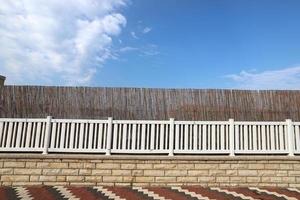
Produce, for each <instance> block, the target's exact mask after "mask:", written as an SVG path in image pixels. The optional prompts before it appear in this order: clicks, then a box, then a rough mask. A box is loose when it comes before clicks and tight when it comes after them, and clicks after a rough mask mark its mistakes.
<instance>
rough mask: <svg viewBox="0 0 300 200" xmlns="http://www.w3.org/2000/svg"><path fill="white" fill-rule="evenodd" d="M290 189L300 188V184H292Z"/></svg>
mask: <svg viewBox="0 0 300 200" xmlns="http://www.w3.org/2000/svg"><path fill="white" fill-rule="evenodd" d="M289 187H291V188H300V183H291V184H289Z"/></svg>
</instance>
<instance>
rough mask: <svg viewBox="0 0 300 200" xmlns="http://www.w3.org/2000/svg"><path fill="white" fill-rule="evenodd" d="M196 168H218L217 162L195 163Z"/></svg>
mask: <svg viewBox="0 0 300 200" xmlns="http://www.w3.org/2000/svg"><path fill="white" fill-rule="evenodd" d="M195 169H197V170H202V169H218V165H217V164H204V163H201V164H195Z"/></svg>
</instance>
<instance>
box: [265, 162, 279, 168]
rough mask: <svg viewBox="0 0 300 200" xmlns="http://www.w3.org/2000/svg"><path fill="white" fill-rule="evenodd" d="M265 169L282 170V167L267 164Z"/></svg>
mask: <svg viewBox="0 0 300 200" xmlns="http://www.w3.org/2000/svg"><path fill="white" fill-rule="evenodd" d="M265 169H280V165H279V164H275V163H273V164H265Z"/></svg>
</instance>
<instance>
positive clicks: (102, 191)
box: [0, 186, 300, 200]
mask: <svg viewBox="0 0 300 200" xmlns="http://www.w3.org/2000/svg"><path fill="white" fill-rule="evenodd" d="M20 189H21V190H20ZM65 189H66V190H67V191H68V192H69V195H71V196H72V197H74V198H76V199H84V200H112V199H116V200H120V199H122V200H124V199H125V200H144V199H145V200H152V199H154V198H153V197H151V196H152V195H150V196H148V195H147V192H145V193H143V192H139V191H137V190H135V189H132V188H130V187H97V188H93V187H64V188H63V189H62V190H63V191H66V190H65ZM144 189H147V190H145V191H149V192H153V193H155V194H156V195H157V196H158V197H160V198H159V199H160V200H195V199H198V198H196V197H192V196H191V195H189V194H188V193H184V192H179V191H178V190H176V189H174V188H173V189H172V188H170V187H146V188H144ZM182 189H185V191H186V190H187V191H189V192H194V193H196V194H199V195H201V196H203V197H206V198H208V199H214V200H229V199H230V200H243V199H248V200H249V199H258V200H285V199H289V200H296V199H299V200H300V192H297V191H291V190H288V189H285V188H260V189H262V190H255V189H249V188H219V189H222V190H220V191H217V190H216V189H218V188H216V189H215V188H205V187H200V186H191V187H189V186H186V187H182ZM17 191H23V192H24V191H25V193H26V195H27V196H29V197H31V199H34V200H35V199H41V200H55V199H60V200H67V199H69V198H66V197H65V196H64V195H63V194H61V191H59V190H58V189H57V188H55V187H49V186H47V187H46V186H39V187H38V186H35V187H34V186H32V187H31V186H30V187H19V188H16V187H0V200H15V199H22V197H23V196H22V194H20V192H19V193H18V192H17ZM229 191H231V192H235V193H236V194H234V195H233V194H230V192H229ZM270 192H274V193H273V194H271V193H270ZM243 195H244V196H243ZM280 195H285V196H280ZM74 198H72V199H74ZM70 199H71V198H70ZM200 199H201V198H200Z"/></svg>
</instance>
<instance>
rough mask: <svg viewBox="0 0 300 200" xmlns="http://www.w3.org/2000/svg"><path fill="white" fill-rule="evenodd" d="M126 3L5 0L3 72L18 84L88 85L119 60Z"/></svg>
mask: <svg viewBox="0 0 300 200" xmlns="http://www.w3.org/2000/svg"><path fill="white" fill-rule="evenodd" d="M126 2H127V0H101V1H99V0H72V1H67V2H66V1H62V0H47V1H38V0H0V5H1V6H0V36H1V37H0V44H1V48H0V70H1V74H3V75H5V76H7V80H8V82H9V83H14V84H24V83H25V84H26V83H32V84H34V83H37V84H57V81H58V80H60V84H87V83H88V82H89V81H90V80H91V79H92V77H93V75H94V74H95V73H96V71H97V68H99V66H102V65H103V63H104V62H105V61H106V60H107V59H110V58H114V55H113V53H112V52H113V51H112V50H111V45H112V41H113V38H114V37H116V36H118V35H119V34H120V32H121V30H122V27H124V26H125V25H126V18H125V17H124V16H123V15H122V14H120V13H119V9H120V8H121V7H123V6H126Z"/></svg>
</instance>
